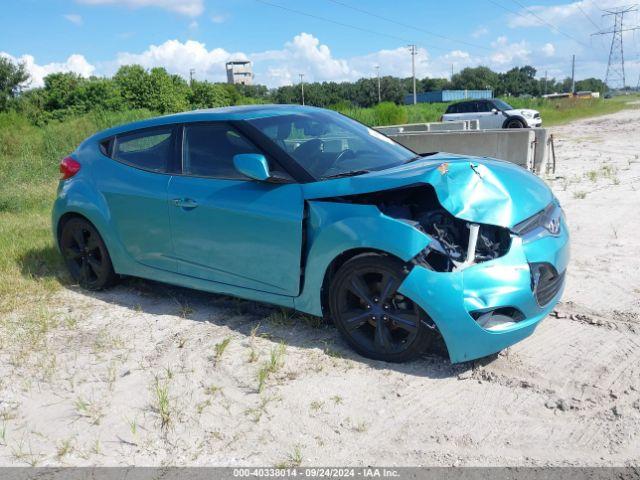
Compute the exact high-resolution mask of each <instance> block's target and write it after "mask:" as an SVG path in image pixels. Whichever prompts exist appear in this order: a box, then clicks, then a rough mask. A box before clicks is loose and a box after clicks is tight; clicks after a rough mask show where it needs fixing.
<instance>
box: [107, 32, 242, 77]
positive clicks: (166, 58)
mask: <svg viewBox="0 0 640 480" xmlns="http://www.w3.org/2000/svg"><path fill="white" fill-rule="evenodd" d="M231 58H233V59H239V60H246V59H247V56H246V55H245V54H243V53H235V54H232V53H230V52H227V51H226V50H224V49H223V48H214V49H213V50H208V49H207V47H206V46H205V44H204V43H201V42H197V41H195V40H187V41H186V42H184V43H182V42H180V41H178V40H167V41H166V42H164V43H162V44H160V45H151V46H150V47H149V48H148V49H147V50H145V51H144V52H142V53H129V52H121V53H118V55H117V58H116V61H115V67H116V68H117V67H118V66H121V65H130V64H134V63H136V64H139V65H142V66H143V67H145V68H153V67H164V68H166V69H167V70H168V71H169V72H172V73H178V74H180V75H182V76H183V77H185V78H188V77H189V70H190V69H191V68H194V69H195V70H196V75H197V77H198V78H208V79H210V80H214V81H223V80H224V79H225V78H226V72H225V69H224V64H225V62H227V61H229V60H230V59H231Z"/></svg>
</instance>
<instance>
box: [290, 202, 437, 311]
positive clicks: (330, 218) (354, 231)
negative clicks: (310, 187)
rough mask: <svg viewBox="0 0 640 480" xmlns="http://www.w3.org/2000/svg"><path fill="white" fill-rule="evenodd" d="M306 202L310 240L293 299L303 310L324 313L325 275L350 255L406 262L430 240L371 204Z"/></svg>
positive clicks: (299, 308)
mask: <svg viewBox="0 0 640 480" xmlns="http://www.w3.org/2000/svg"><path fill="white" fill-rule="evenodd" d="M309 205H310V208H309V215H310V220H309V222H308V224H309V225H310V226H311V227H310V228H309V230H308V235H309V239H310V242H309V245H308V247H307V253H306V255H305V258H306V261H305V267H304V272H303V279H302V288H301V293H300V295H299V296H298V297H296V298H295V299H294V304H295V308H296V309H297V310H299V311H302V312H305V313H309V314H312V315H318V316H321V315H323V306H322V300H321V297H322V292H323V291H324V290H326V289H325V288H324V287H325V286H326V281H327V278H331V275H332V274H333V273H335V271H336V270H337V268H339V267H340V266H341V265H343V264H344V262H346V261H347V260H349V259H350V258H353V257H354V256H356V255H358V254H362V253H366V252H372V253H379V254H384V255H390V256H393V257H396V258H398V259H400V260H401V261H402V262H407V261H409V260H411V259H412V258H413V257H415V256H416V255H417V254H418V253H420V252H421V251H422V250H423V249H424V248H425V247H426V246H427V244H428V243H429V241H430V239H429V237H427V236H426V235H425V234H424V233H422V232H420V231H418V230H417V229H416V228H414V227H413V226H412V225H410V224H409V223H407V222H403V221H401V220H398V219H395V218H391V217H388V216H386V215H384V214H382V213H381V212H380V210H378V208H376V207H375V206H373V205H355V204H342V203H336V202H309ZM327 274H328V275H329V276H328V277H327Z"/></svg>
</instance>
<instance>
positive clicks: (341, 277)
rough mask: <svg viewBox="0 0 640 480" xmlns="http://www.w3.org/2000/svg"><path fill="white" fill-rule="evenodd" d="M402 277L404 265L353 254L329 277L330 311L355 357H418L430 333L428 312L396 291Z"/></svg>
mask: <svg viewBox="0 0 640 480" xmlns="http://www.w3.org/2000/svg"><path fill="white" fill-rule="evenodd" d="M405 277H406V269H405V266H404V264H403V263H402V262H401V261H399V260H398V259H395V258H393V257H390V256H387V255H380V254H363V255H358V256H356V257H354V258H352V259H351V260H349V261H347V262H346V263H345V264H344V265H343V266H342V267H341V268H340V269H339V270H338V272H337V273H336V275H335V276H334V277H333V279H332V282H331V285H330V288H329V310H330V313H331V317H332V318H333V321H334V323H335V324H336V327H337V328H338V330H339V331H340V333H341V334H342V335H343V337H344V338H345V340H346V341H347V343H349V345H351V347H352V348H353V349H354V350H355V351H356V352H358V353H359V354H360V355H362V356H364V357H368V358H372V359H375V360H383V361H386V362H404V361H408V360H413V359H415V358H417V357H418V356H420V355H421V354H422V353H423V352H424V351H425V349H426V348H427V347H428V346H429V345H430V344H431V342H432V340H433V338H434V333H435V332H434V331H433V330H431V329H430V328H429V327H428V326H427V325H428V324H430V323H431V322H430V319H429V317H428V316H427V314H426V313H425V312H424V311H423V310H422V309H421V308H420V307H419V306H418V305H417V304H415V303H414V302H413V301H412V300H411V299H409V298H408V297H405V296H403V295H402V294H400V293H398V288H399V287H400V284H401V283H402V281H403V280H404V278H405Z"/></svg>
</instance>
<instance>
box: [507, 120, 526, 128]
mask: <svg viewBox="0 0 640 480" xmlns="http://www.w3.org/2000/svg"><path fill="white" fill-rule="evenodd" d="M525 127H526V125H525V124H524V122H523V121H522V120H520V119H519V118H511V119H509V120H507V124H506V125H505V128H525Z"/></svg>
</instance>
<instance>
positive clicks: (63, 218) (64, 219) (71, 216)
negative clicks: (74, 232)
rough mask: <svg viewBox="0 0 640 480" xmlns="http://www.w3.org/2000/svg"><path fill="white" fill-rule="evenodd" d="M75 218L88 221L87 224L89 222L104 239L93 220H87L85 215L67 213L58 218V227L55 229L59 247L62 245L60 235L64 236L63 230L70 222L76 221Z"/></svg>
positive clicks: (72, 212)
mask: <svg viewBox="0 0 640 480" xmlns="http://www.w3.org/2000/svg"><path fill="white" fill-rule="evenodd" d="M74 218H81V219H82V220H86V221H87V222H89V223H90V224H91V225H92V226H93V228H95V229H96V230H97V232H98V233H99V234H100V236H101V237H102V233H101V232H100V229H98V227H96V225H95V223H93V222H92V221H91V219H89V218H87V216H86V215H83V214H81V213H79V212H74V211H71V212H65V213H64V214H62V215H61V216H60V218H58V223H57V225H56V228H55V234H56V242H57V243H58V245H60V235H61V234H62V229H63V228H64V226H65V225H66V224H67V223H68V222H69V220H71V219H74Z"/></svg>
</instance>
